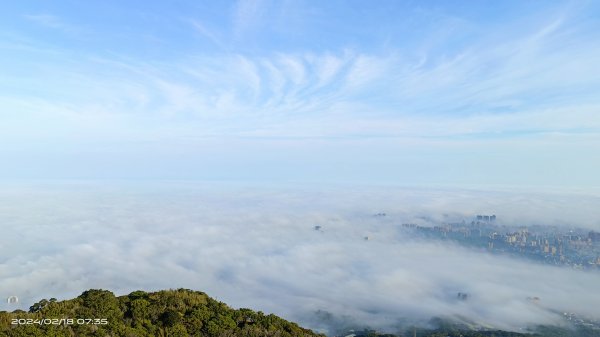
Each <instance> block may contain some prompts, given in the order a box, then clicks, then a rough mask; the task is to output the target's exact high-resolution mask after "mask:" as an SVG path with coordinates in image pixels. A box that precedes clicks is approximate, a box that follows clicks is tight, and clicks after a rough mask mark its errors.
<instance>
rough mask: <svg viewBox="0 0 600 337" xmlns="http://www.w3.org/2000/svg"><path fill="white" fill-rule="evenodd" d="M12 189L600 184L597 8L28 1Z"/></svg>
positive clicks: (7, 85)
mask: <svg viewBox="0 0 600 337" xmlns="http://www.w3.org/2000/svg"><path fill="white" fill-rule="evenodd" d="M2 7H4V8H2V10H1V11H0V12H1V14H0V19H1V20H0V28H1V29H0V31H1V33H0V37H1V39H0V50H1V52H0V72H1V74H0V89H1V90H0V144H1V145H0V154H1V155H2V156H3V157H4V158H6V159H7V164H6V165H3V167H2V168H0V174H1V175H2V176H5V177H7V178H31V177H34V178H132V177H138V178H168V179H180V178H184V179H188V178H190V179H226V180H229V179H231V180H236V179H243V180H265V179H275V180H326V181H331V180H336V181H337V180H339V181H366V182H373V181H377V182H394V183H405V184H406V183H417V184H422V183H444V184H508V185H523V184H525V185H548V186H554V185H561V186H569V187H582V186H599V185H600V178H599V176H598V175H597V173H596V171H597V170H596V169H595V168H597V167H599V166H600V159H598V158H599V157H598V156H597V155H595V152H597V149H598V148H600V117H599V116H598V113H599V112H600V96H599V95H598V92H600V67H598V66H597V62H598V61H597V60H598V59H600V47H598V43H596V42H597V41H598V40H599V38H600V33H599V32H600V29H598V28H600V24H599V22H598V20H597V17H598V16H599V14H600V6H598V4H596V3H593V2H584V1H581V2H579V1H577V2H544V3H523V2H519V1H514V2H502V3H496V2H487V3H486V2H480V3H472V2H468V3H467V2H465V3H460V2H453V3H448V2H443V1H440V2H435V1H432V2H427V3H410V2H397V1H390V2H377V3H376V4H373V3H360V2H327V3H321V2H317V1H279V2H270V1H239V2H217V3H211V2H205V3H197V2H194V1H189V2H188V1H177V2H170V3H163V2H150V3H148V2H139V3H129V4H123V3H122V2H116V1H114V2H111V1H102V2H85V3H72V2H68V1H62V2H51V3H21V2H13V3H7V4H3V5H2Z"/></svg>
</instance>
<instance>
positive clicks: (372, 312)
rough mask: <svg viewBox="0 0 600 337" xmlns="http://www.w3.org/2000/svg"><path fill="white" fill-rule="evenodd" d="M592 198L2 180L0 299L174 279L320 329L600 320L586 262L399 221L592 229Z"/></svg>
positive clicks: (118, 289)
mask: <svg viewBox="0 0 600 337" xmlns="http://www.w3.org/2000/svg"><path fill="white" fill-rule="evenodd" d="M599 201H600V197H599V196H598V194H594V193H591V192H588V193H574V192H570V193H565V192H562V193H558V192H556V191H555V192H545V193H527V194H525V193H517V192H481V191H475V190H450V189H448V190H443V191H442V190H427V189H401V188H395V189H389V188H387V189H384V188H372V187H370V188H364V187H354V188H350V187H329V188H317V187H306V186H304V187H302V188H291V187H288V188H264V187H263V188H260V189H259V188H254V187H252V186H233V185H208V184H202V185H200V184H192V185H189V184H184V183H181V184H175V183H171V184H162V185H161V184H152V185H149V184H146V185H143V184H137V185H134V184H129V185H119V186H116V185H112V186H107V185H105V186H102V185H98V184H82V183H72V184H69V185H58V184H39V185H35V186H34V185H29V186H26V187H24V186H17V185H8V184H4V185H3V188H2V191H1V192H0V229H1V232H2V240H1V242H0V275H2V277H1V278H0V295H1V296H2V297H5V298H6V297H8V296H11V295H16V296H19V298H20V300H21V303H20V305H21V307H22V308H27V307H28V306H29V305H31V304H33V303H34V302H35V301H37V300H39V299H41V298H49V297H57V298H59V299H60V298H69V297H73V296H77V295H78V294H80V293H81V292H82V291H84V290H86V289H89V288H104V289H109V290H112V291H114V292H115V293H117V294H126V293H128V292H130V291H133V290H137V289H144V290H156V289H164V288H179V287H184V288H190V289H196V290H202V291H205V292H207V293H209V294H210V295H211V296H214V297H216V298H217V299H219V300H221V301H224V302H226V303H228V304H230V305H232V306H234V307H250V308H253V309H256V310H262V311H265V312H274V313H276V314H278V315H282V316H283V317H285V318H288V319H291V320H296V321H299V322H300V323H302V324H305V325H307V326H309V327H311V328H315V329H323V330H327V329H330V328H331V326H328V325H327V323H326V322H324V321H323V320H319V319H318V315H316V313H317V312H319V311H321V313H323V312H326V313H331V314H332V315H334V317H338V318H340V319H345V320H349V321H352V322H355V323H358V324H368V325H370V326H372V327H377V328H381V329H388V330H393V328H394V326H396V325H397V324H398V322H399V321H400V320H402V319H404V320H409V321H421V322H426V321H427V320H428V319H429V318H431V317H433V316H442V317H454V318H456V319H460V317H463V318H467V319H468V320H470V321H472V322H475V323H477V324H480V325H483V326H493V327H497V328H503V329H519V328H521V327H524V326H527V325H531V324H551V323H559V322H561V318H560V314H557V313H554V312H553V311H552V310H558V311H569V312H575V313H579V314H583V315H590V316H596V317H598V316H600V312H599V311H598V309H597V304H598V303H600V293H599V292H598V291H597V285H598V284H600V273H598V272H583V271H575V270H571V269H568V268H558V267H552V266H546V265H539V264H534V263H529V262H526V261H523V260H517V259H511V258H507V257H501V256H494V255H489V254H487V253H485V252H480V251H474V250H469V249H466V248H463V247H459V246H455V245H452V244H445V243H444V244H442V243H440V242H426V241H421V240H416V239H412V238H410V237H409V236H408V235H407V234H406V233H403V232H402V231H401V230H400V229H399V227H400V226H399V225H400V224H401V223H403V222H408V221H422V222H424V223H431V224H433V223H436V222H437V221H440V222H441V221H452V220H454V219H461V218H468V217H472V216H473V215H474V214H478V213H494V214H497V215H498V217H499V221H500V222H505V223H506V224H511V225H515V224H524V225H528V224H552V225H560V226H578V227H586V228H595V229H599V228H600V223H599V221H600V211H598V210H596V209H594V208H593V205H597V204H598V202H599ZM377 212H386V213H387V214H388V216H387V217H385V218H381V217H373V216H372V215H373V214H374V213H377ZM317 225H319V226H322V227H321V230H320V231H316V230H315V229H314V226H317ZM366 236H368V237H369V240H365V239H364V238H365V237H366ZM458 292H466V293H468V294H469V299H468V300H467V301H459V300H458V299H457V298H456V294H457V293H458ZM528 297H539V298H540V301H539V302H538V303H532V302H531V301H529V300H527V298H528ZM15 308H17V307H16V306H14V305H9V304H6V303H3V304H2V305H0V310H13V309H15Z"/></svg>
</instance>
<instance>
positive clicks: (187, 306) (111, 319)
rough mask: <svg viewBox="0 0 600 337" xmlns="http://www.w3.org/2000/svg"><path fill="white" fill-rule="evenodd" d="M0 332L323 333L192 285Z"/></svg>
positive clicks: (73, 305)
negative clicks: (225, 300) (232, 303)
mask: <svg viewBox="0 0 600 337" xmlns="http://www.w3.org/2000/svg"><path fill="white" fill-rule="evenodd" d="M340 335H341V336H346V335H354V336H356V337H397V336H418V337H520V336H530V337H533V336H536V337H541V336H544V337H567V336H569V337H573V336H582V337H583V336H585V337H592V336H594V337H596V336H600V331H597V330H582V329H581V328H579V329H575V330H572V329H565V328H556V327H539V328H538V329H537V330H536V333H535V334H520V333H515V332H507V331H467V330H464V329H457V328H453V327H451V326H444V327H440V328H438V329H429V330H427V329H407V330H406V331H403V332H399V333H398V334H397V335H391V334H380V333H377V332H376V331H368V330H366V331H362V332H358V331H351V332H350V331H349V332H348V333H341V334H340ZM0 336H1V337H4V336H6V337H9V336H10V337H13V336H47V337H63V336H64V337H67V336H68V337H72V336H82V337H83V336H96V337H106V336H115V337H116V336H119V337H120V336H124V337H145V336H159V337H162V336H164V337H184V336H210V337H233V336H240V337H296V336H302V337H312V336H320V337H324V335H322V334H317V333H315V332H313V331H311V330H308V329H304V328H302V327H300V326H298V325H297V324H296V323H292V322H288V321H286V320H284V319H282V318H279V317H277V316H275V315H273V314H269V315H266V314H264V313H262V312H260V311H259V312H255V311H253V310H250V309H244V308H242V309H237V310H235V309H232V308H230V307H229V306H227V305H226V304H224V303H222V302H219V301H216V300H214V299H212V298H210V297H209V296H207V295H206V294H205V293H203V292H199V291H192V290H187V289H178V290H163V291H159V292H153V293H148V292H144V291H135V292H132V293H131V294H129V295H125V296H119V297H117V296H115V295H114V294H113V293H112V292H110V291H107V290H95V289H92V290H88V291H85V292H83V293H82V294H81V295H80V296H78V297H77V298H75V299H71V300H66V301H57V300H56V299H54V298H51V299H49V300H46V299H43V300H41V301H39V302H37V303H35V304H33V305H32V306H31V307H30V308H29V311H28V312H26V311H22V310H15V311H13V312H5V311H2V312H0Z"/></svg>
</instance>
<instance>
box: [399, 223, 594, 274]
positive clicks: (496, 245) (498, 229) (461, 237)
mask: <svg viewBox="0 0 600 337" xmlns="http://www.w3.org/2000/svg"><path fill="white" fill-rule="evenodd" d="M496 222H497V220H496V216H495V215H477V216H475V217H474V218H473V219H472V220H471V221H470V222H467V221H464V220H463V221H462V222H455V223H444V224H441V225H438V226H433V227H431V226H420V225H417V224H414V223H405V224H402V227H403V228H405V229H410V230H413V231H415V232H417V233H419V234H421V235H423V236H426V237H429V238H438V239H443V240H453V241H458V242H460V243H462V244H464V245H467V246H474V247H478V248H486V249H487V250H489V251H492V252H501V253H510V254H514V255H519V256H525V257H528V258H532V259H536V260H540V261H543V262H546V263H550V264H557V265H569V266H571V267H573V268H581V269H583V268H597V269H600V232H595V231H591V232H590V231H585V230H583V229H574V230H566V229H561V228H559V227H550V226H532V227H526V226H519V227H510V226H502V225H498V224H497V223H496Z"/></svg>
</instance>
